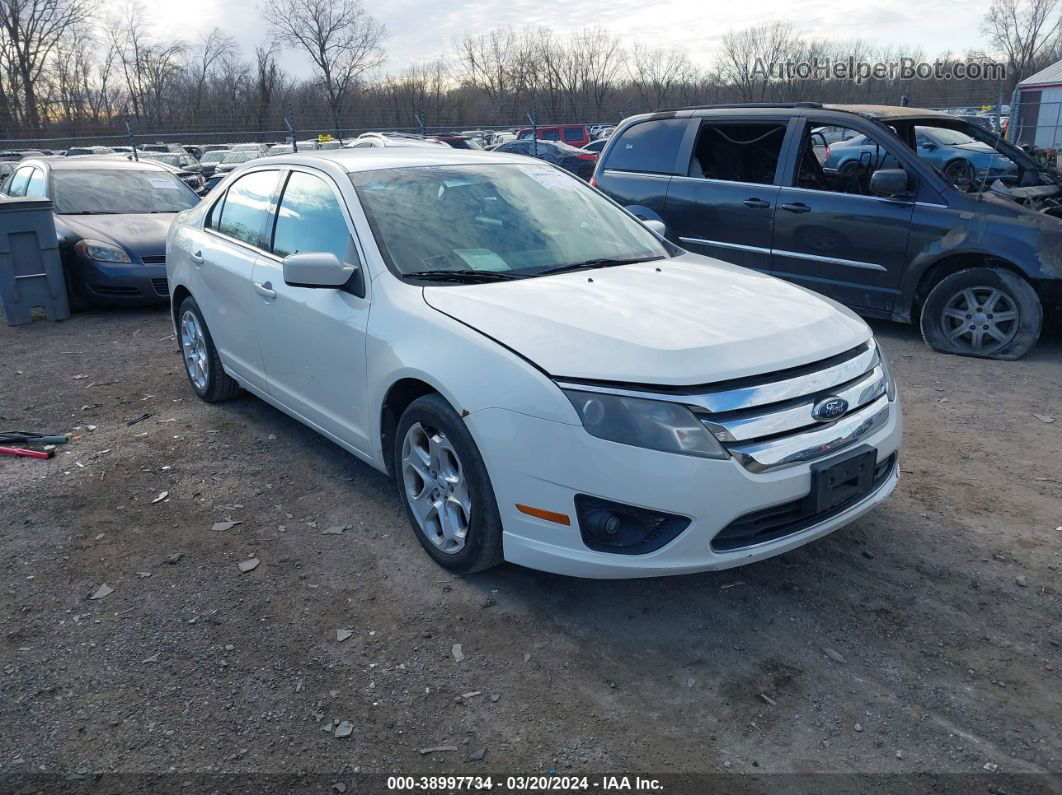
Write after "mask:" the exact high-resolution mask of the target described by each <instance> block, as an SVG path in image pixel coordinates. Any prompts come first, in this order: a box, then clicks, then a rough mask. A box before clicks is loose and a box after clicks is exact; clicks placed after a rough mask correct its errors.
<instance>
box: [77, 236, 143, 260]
mask: <svg viewBox="0 0 1062 795" xmlns="http://www.w3.org/2000/svg"><path fill="white" fill-rule="evenodd" d="M74 250H75V251H76V252H77V253H78V254H80V255H81V256H82V257H86V258H88V259H92V260H96V262H122V263H125V264H129V263H131V262H132V260H131V259H130V258H129V255H128V254H126V253H125V251H123V250H122V249H120V248H118V246H112V245H111V244H110V243H102V242H100V241H99V240H79V241H78V242H77V245H75V246H74Z"/></svg>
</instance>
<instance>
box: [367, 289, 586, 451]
mask: <svg viewBox="0 0 1062 795" xmlns="http://www.w3.org/2000/svg"><path fill="white" fill-rule="evenodd" d="M446 289H468V288H462V287H452V288H446ZM471 289H474V288H471ZM366 346H367V350H366V361H367V364H368V383H369V385H370V387H369V389H370V395H369V403H368V405H369V406H370V407H375V408H376V411H377V421H376V422H375V423H373V426H372V434H371V436H372V441H373V450H374V452H375V455H376V457H377V459H378V461H380V462H382V461H383V445H382V442H381V424H380V419H381V418H382V413H381V412H382V407H383V405H384V401H385V399H386V396H387V393H388V391H389V390H390V389H391V387H392V386H393V385H394V384H395V383H397V382H398V381H400V380H402V379H406V378H411V379H417V380H419V381H423V382H424V383H426V384H428V385H430V386H431V387H432V388H433V389H435V390H436V391H437V392H439V393H440V394H441V395H442V396H443V397H445V398H446V399H447V401H449V403H450V405H451V406H453V408H454V410H455V411H456V412H457V413H458V414H460V415H461V416H468V415H469V414H473V413H475V412H477V411H482V410H484V409H487V408H505V409H508V410H510V411H515V412H519V413H521V414H527V415H529V416H533V417H539V418H541V419H545V420H552V421H554V422H561V423H565V424H569V425H579V424H580V422H579V418H578V416H577V415H576V413H575V409H574V408H573V407H572V405H571V404H570V403H569V402H568V401H567V400H566V399H565V398H564V396H563V394H562V393H561V392H560V390H559V389H558V388H557V387H556V385H555V384H554V383H553V382H552V381H551V380H550V378H549V377H548V376H547V375H546V374H545V373H543V372H542V371H541V370H539V369H538V368H537V367H535V366H534V365H533V364H531V363H530V362H528V361H527V360H525V359H523V358H522V357H520V356H519V355H517V354H516V353H514V352H513V351H510V350H509V349H508V348H505V347H504V346H502V345H501V344H499V343H497V342H495V341H494V340H492V339H490V338H488V337H486V336H484V335H483V334H481V333H480V332H478V331H476V330H475V329H473V328H470V327H469V326H467V325H465V324H464V323H461V322H459V321H457V320H455V319H453V318H451V317H449V316H448V315H444V314H443V313H442V312H439V311H437V310H435V309H433V308H432V307H430V306H428V304H427V303H426V302H425V301H424V296H423V288H421V287H419V286H416V285H410V284H406V283H404V282H401V281H399V280H398V279H397V278H395V277H394V276H393V275H391V274H390V273H389V272H388V273H384V274H381V275H380V276H379V277H378V278H377V279H376V280H375V281H374V282H373V309H372V314H371V316H370V318H369V329H368V335H367V339H366Z"/></svg>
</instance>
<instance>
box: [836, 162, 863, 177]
mask: <svg viewBox="0 0 1062 795" xmlns="http://www.w3.org/2000/svg"><path fill="white" fill-rule="evenodd" d="M858 168H859V163H857V162H856V161H855V160H849V161H848V162H847V163H845V164H844V165H843V166H841V167H840V169H838V171H837V173H838V174H841V175H843V176H845V177H850V176H852V175H853V174H855V173H856V170H857V169H858Z"/></svg>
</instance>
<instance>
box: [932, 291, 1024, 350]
mask: <svg viewBox="0 0 1062 795" xmlns="http://www.w3.org/2000/svg"><path fill="white" fill-rule="evenodd" d="M942 320H943V326H944V333H945V334H946V336H947V337H948V339H949V340H951V342H952V343H953V344H955V345H956V346H957V347H959V348H966V349H968V350H969V352H971V353H976V354H989V353H992V352H993V351H996V350H999V349H1000V348H1002V347H1003V346H1005V345H1006V344H1007V343H1009V342H1010V341H1011V340H1012V339H1014V336H1015V335H1016V334H1017V333H1018V326H1019V322H1018V321H1019V315H1018V308H1017V306H1015V304H1014V302H1013V301H1012V300H1011V298H1010V296H1008V295H1007V294H1006V293H1004V292H1003V291H1001V290H997V289H996V288H994V287H988V286H983V287H982V286H977V287H968V288H966V289H964V290H960V291H959V292H958V293H956V294H955V295H953V296H952V297H951V299H950V300H949V301H948V302H947V304H945V306H944V312H943V318H942Z"/></svg>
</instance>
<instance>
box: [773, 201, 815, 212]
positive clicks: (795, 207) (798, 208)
mask: <svg viewBox="0 0 1062 795" xmlns="http://www.w3.org/2000/svg"><path fill="white" fill-rule="evenodd" d="M778 206H779V207H781V208H782V209H783V210H789V212H791V213H810V212H811V208H810V207H808V206H807V205H806V204H804V202H797V203H796V204H780V205H778Z"/></svg>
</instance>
